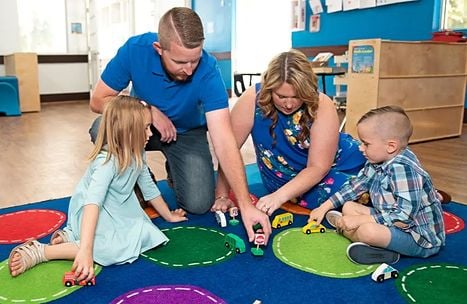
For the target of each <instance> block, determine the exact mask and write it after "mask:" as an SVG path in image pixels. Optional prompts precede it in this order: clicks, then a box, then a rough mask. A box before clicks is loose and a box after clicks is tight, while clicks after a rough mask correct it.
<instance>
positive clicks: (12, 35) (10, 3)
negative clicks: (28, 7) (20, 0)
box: [0, 0, 19, 75]
mask: <svg viewBox="0 0 467 304" xmlns="http://www.w3.org/2000/svg"><path fill="white" fill-rule="evenodd" d="M0 37H1V41H0V54H1V55H8V54H11V53H13V52H16V51H18V50H19V25H18V8H17V7H16V0H2V1H0ZM3 73H4V71H3ZM3 73H2V74H1V75H3Z"/></svg>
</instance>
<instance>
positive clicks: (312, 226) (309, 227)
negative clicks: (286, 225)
mask: <svg viewBox="0 0 467 304" xmlns="http://www.w3.org/2000/svg"><path fill="white" fill-rule="evenodd" d="M302 232H303V233H306V234H311V233H312V232H320V233H325V232H326V228H325V227H324V226H323V225H321V224H319V225H318V224H316V222H315V221H311V222H309V223H308V224H306V225H305V226H303V228H302Z"/></svg>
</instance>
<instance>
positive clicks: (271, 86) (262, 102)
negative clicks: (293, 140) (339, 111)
mask: <svg viewBox="0 0 467 304" xmlns="http://www.w3.org/2000/svg"><path fill="white" fill-rule="evenodd" d="M284 82H285V83H288V84H290V85H291V86H292V87H293V88H294V89H295V94H296V96H297V98H299V99H300V100H301V101H302V102H303V105H302V109H303V115H302V117H301V118H300V121H299V124H300V126H301V131H300V133H299V135H298V137H297V139H298V141H299V142H302V143H303V142H305V141H306V140H307V139H308V137H309V136H310V125H311V123H312V122H313V121H314V119H315V118H316V112H317V110H318V104H319V93H318V81H317V78H316V75H315V73H314V72H313V68H312V64H311V62H310V61H309V60H308V58H307V57H306V56H305V54H303V53H302V52H300V51H297V50H294V49H291V50H290V51H288V52H283V53H281V54H279V55H278V56H276V57H275V58H274V59H273V60H272V61H271V62H270V63H269V65H268V68H267V70H266V72H264V73H263V75H262V79H261V91H260V92H259V96H258V104H259V107H260V109H261V111H262V113H263V115H264V116H266V117H268V118H270V119H271V120H272V124H271V127H270V128H269V133H270V134H271V136H272V138H273V139H275V135H274V128H275V127H276V124H277V109H276V107H275V106H274V102H273V99H272V98H273V97H272V93H273V92H274V91H275V90H277V89H278V88H279V87H280V86H281V85H282V84H283V83H284Z"/></svg>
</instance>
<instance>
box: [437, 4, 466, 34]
mask: <svg viewBox="0 0 467 304" xmlns="http://www.w3.org/2000/svg"><path fill="white" fill-rule="evenodd" d="M443 2H444V3H443V14H442V16H441V18H442V28H443V29H449V30H456V29H457V30H459V29H467V17H466V16H467V2H466V1H465V0H444V1H443Z"/></svg>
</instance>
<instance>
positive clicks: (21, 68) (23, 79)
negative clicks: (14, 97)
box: [4, 53, 41, 112]
mask: <svg viewBox="0 0 467 304" xmlns="http://www.w3.org/2000/svg"><path fill="white" fill-rule="evenodd" d="M4 61H5V74H6V75H7V76H16V77H17V78H18V89H19V90H18V91H19V103H20V108H21V112H39V111H40V110H41V101H40V94H39V68H38V64H37V54H36V53H14V54H11V55H6V56H5V57H4Z"/></svg>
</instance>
